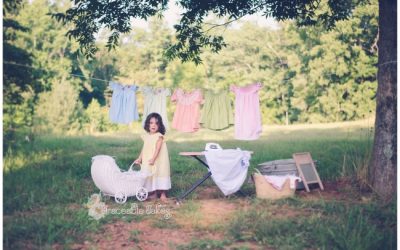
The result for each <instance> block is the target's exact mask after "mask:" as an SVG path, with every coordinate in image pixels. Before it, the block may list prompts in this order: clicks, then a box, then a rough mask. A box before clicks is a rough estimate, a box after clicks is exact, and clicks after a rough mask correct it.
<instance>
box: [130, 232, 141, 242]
mask: <svg viewBox="0 0 400 250" xmlns="http://www.w3.org/2000/svg"><path fill="white" fill-rule="evenodd" d="M141 234H142V231H140V230H132V231H131V234H130V235H129V240H130V241H133V242H135V243H136V244H137V243H139V236H140V235H141Z"/></svg>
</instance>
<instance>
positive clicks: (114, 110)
mask: <svg viewBox="0 0 400 250" xmlns="http://www.w3.org/2000/svg"><path fill="white" fill-rule="evenodd" d="M109 86H110V88H111V89H112V90H113V94H112V97H111V106H110V112H109V116H110V120H111V122H113V123H122V124H128V123H130V122H133V121H136V120H138V119H139V114H138V111H137V105H136V90H137V88H138V87H137V86H135V85H130V86H123V85H121V84H119V83H117V82H110V84H109Z"/></svg>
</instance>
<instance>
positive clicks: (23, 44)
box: [3, 0, 378, 148]
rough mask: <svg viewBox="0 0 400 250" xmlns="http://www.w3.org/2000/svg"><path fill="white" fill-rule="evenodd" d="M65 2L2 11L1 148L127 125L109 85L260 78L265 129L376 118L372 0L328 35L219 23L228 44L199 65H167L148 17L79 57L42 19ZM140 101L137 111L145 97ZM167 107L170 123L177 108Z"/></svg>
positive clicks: (164, 42)
mask: <svg viewBox="0 0 400 250" xmlns="http://www.w3.org/2000/svg"><path fill="white" fill-rule="evenodd" d="M69 4H70V2H69V1H60V0H57V1H46V0H34V1H30V2H24V3H23V5H22V6H21V7H20V8H19V10H17V8H14V9H7V8H6V13H5V17H4V31H3V32H4V93H3V96H4V105H3V109H4V111H3V112H4V116H3V117H4V118H3V119H4V120H3V125H4V136H5V140H4V142H5V147H6V148H7V147H8V145H9V144H11V143H15V142H16V141H19V140H18V137H21V136H23V137H25V136H26V135H27V134H30V135H35V134H43V133H53V134H89V133H95V132H105V131H110V130H120V129H124V128H126V126H121V125H120V126H117V125H113V124H110V123H109V119H108V106H109V102H110V98H111V94H112V93H111V91H110V89H108V82H107V80H115V81H119V82H121V83H124V84H137V85H140V86H144V85H151V86H156V87H169V88H172V89H175V88H177V87H178V86H179V87H181V88H184V89H186V90H191V89H193V88H203V89H210V88H212V89H215V90H218V89H229V86H230V85H231V84H237V85H246V84H248V83H252V82H256V81H257V82H262V83H263V86H264V87H263V89H262V91H261V92H260V100H261V110H262V115H263V123H264V124H294V123H320V122H334V121H350V120H357V119H362V118H364V117H368V116H371V115H373V113H374V112H375V92H376V86H377V82H376V73H377V68H376V64H377V48H376V41H377V30H378V23H377V15H378V5H377V2H376V1H371V3H370V4H366V5H361V6H358V7H357V8H356V9H355V10H354V12H353V15H352V17H351V18H350V19H349V20H346V21H340V22H338V23H337V25H336V26H335V28H334V29H332V30H330V31H326V30H324V29H323V28H322V27H318V26H313V27H297V26H296V25H295V23H293V22H280V23H279V28H277V29H273V28H268V27H261V26H258V25H257V24H256V23H252V22H241V21H239V23H236V24H234V25H231V26H228V27H226V26H220V27H217V28H215V29H214V31H213V32H216V33H221V34H222V33H223V34H224V37H225V41H226V43H227V47H226V48H224V49H223V50H222V52H220V53H219V54H213V53H212V52H211V51H205V52H204V53H203V55H202V60H203V63H202V64H200V65H198V66H196V65H195V64H193V63H182V62H180V61H178V60H175V61H172V62H168V61H167V59H166V58H165V57H164V55H163V53H164V51H165V49H166V48H168V47H169V46H170V45H171V43H172V42H173V41H174V39H175V36H174V31H173V29H172V28H170V27H168V25H167V24H165V22H164V21H163V20H162V19H152V20H150V24H149V27H148V29H142V28H134V29H133V31H132V32H131V33H130V34H127V35H125V36H124V37H122V39H121V41H122V44H121V46H120V47H118V48H116V49H115V50H111V51H110V52H109V51H107V49H106V48H105V45H106V41H105V39H102V37H103V36H102V35H104V34H99V38H98V39H97V41H98V43H99V45H100V47H101V48H102V49H101V50H100V52H99V53H97V54H96V57H95V58H94V59H91V60H89V59H86V58H84V57H83V56H80V55H77V54H76V52H75V51H76V50H77V49H78V45H77V43H75V42H74V41H71V40H69V39H68V38H67V37H66V36H65V34H66V32H67V28H66V27H64V26H63V25H62V24H61V23H58V22H57V21H56V20H55V19H52V18H51V16H50V15H48V13H55V12H59V11H63V10H65V9H66V8H67V7H68V6H69ZM104 32H107V31H104ZM93 78H96V79H103V80H105V81H102V80H96V79H93ZM138 97H139V112H141V108H142V101H143V100H142V99H141V95H140V94H139V95H138ZM232 100H233V99H232ZM168 109H169V115H170V117H172V113H173V111H174V105H168Z"/></svg>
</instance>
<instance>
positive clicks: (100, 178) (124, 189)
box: [91, 155, 151, 204]
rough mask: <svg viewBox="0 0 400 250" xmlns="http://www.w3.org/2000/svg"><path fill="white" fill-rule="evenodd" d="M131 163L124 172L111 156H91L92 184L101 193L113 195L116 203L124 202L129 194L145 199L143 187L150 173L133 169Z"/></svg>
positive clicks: (145, 194) (145, 191)
mask: <svg viewBox="0 0 400 250" xmlns="http://www.w3.org/2000/svg"><path fill="white" fill-rule="evenodd" d="M133 165H134V164H133V163H132V165H131V166H130V167H129V170H128V171H126V172H123V171H121V169H120V168H119V167H118V165H117V164H116V162H115V160H114V158H113V157H111V156H108V155H96V156H94V157H92V166H91V173H92V179H93V182H94V184H95V185H96V186H97V187H98V188H99V189H100V191H101V194H102V195H106V196H112V197H114V199H115V201H116V202H117V203H120V204H122V203H125V202H126V200H127V198H128V197H130V196H136V198H137V199H138V200H139V201H144V200H146V199H147V196H148V192H147V190H146V188H144V187H143V185H144V182H145V180H146V178H147V177H149V176H150V175H151V174H150V173H147V172H144V171H134V170H133V169H132V167H133Z"/></svg>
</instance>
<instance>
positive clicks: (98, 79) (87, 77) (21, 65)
mask: <svg viewBox="0 0 400 250" xmlns="http://www.w3.org/2000/svg"><path fill="white" fill-rule="evenodd" d="M3 63H4V64H10V65H15V66H20V67H26V68H32V69H37V70H42V71H46V70H44V69H41V68H39V67H33V66H29V65H24V64H19V63H14V62H7V61H4V62H3ZM68 74H69V75H71V76H74V77H79V78H86V79H93V80H97V81H102V82H112V81H113V80H107V79H101V78H95V77H89V76H84V75H79V74H72V73H68ZM331 76H333V74H331ZM291 80H292V79H282V80H279V81H280V82H287V81H291Z"/></svg>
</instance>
